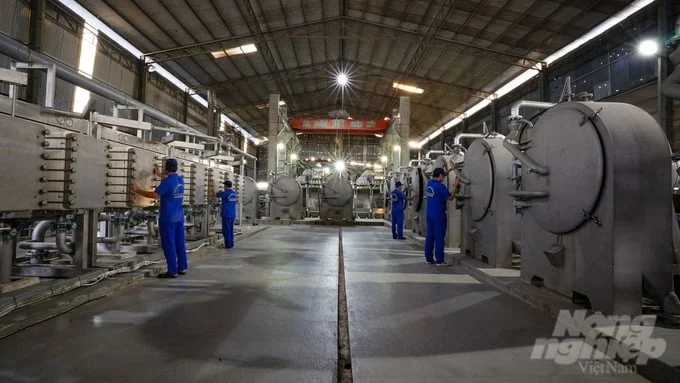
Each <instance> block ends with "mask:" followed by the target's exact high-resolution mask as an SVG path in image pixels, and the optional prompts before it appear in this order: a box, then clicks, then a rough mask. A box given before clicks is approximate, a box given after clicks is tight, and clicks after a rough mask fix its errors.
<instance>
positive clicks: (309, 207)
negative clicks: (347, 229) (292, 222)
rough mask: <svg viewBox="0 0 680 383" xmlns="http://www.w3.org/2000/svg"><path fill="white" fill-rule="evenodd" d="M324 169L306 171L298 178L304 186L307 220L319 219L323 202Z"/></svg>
mask: <svg viewBox="0 0 680 383" xmlns="http://www.w3.org/2000/svg"><path fill="white" fill-rule="evenodd" d="M323 177H324V174H323V169H320V168H311V169H305V171H303V172H302V175H301V176H299V177H298V182H300V185H301V186H302V199H303V202H302V204H303V209H304V217H305V218H318V217H319V208H320V201H321V185H322V184H323Z"/></svg>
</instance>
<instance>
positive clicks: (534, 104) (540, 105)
mask: <svg viewBox="0 0 680 383" xmlns="http://www.w3.org/2000/svg"><path fill="white" fill-rule="evenodd" d="M555 105H556V104H554V103H552V102H543V101H529V100H519V101H517V102H515V103H514V104H512V106H511V107H510V117H520V118H521V117H522V115H521V114H519V111H520V109H522V108H523V107H528V108H536V109H548V108H552V107H553V106H555Z"/></svg>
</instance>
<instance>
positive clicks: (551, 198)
mask: <svg viewBox="0 0 680 383" xmlns="http://www.w3.org/2000/svg"><path fill="white" fill-rule="evenodd" d="M517 109H518V108H515V107H513V112H514V113H513V117H512V120H511V123H510V124H509V125H510V126H511V129H512V131H511V135H510V136H508V138H506V140H505V142H504V146H505V147H506V148H507V149H508V150H509V151H510V152H511V153H512V154H513V155H514V156H515V157H516V158H517V159H518V160H519V162H520V163H521V171H520V172H519V173H518V175H519V176H520V177H521V178H518V179H516V182H517V181H519V182H517V189H518V190H516V191H513V192H511V195H512V196H513V197H514V198H515V199H516V203H515V204H516V207H517V209H518V210H519V211H520V212H521V213H522V218H521V226H520V228H521V253H522V254H521V256H522V258H521V261H522V265H521V277H522V279H524V280H525V281H527V282H531V283H534V284H536V285H539V286H543V287H546V288H549V289H551V290H554V291H557V292H559V293H561V294H563V295H566V296H568V297H570V298H572V299H573V300H574V301H575V302H577V303H581V304H584V305H586V306H590V307H591V308H592V309H593V310H596V311H601V312H603V313H604V314H616V315H639V314H640V313H641V300H642V297H643V295H644V296H647V297H650V298H652V299H654V300H656V301H657V302H658V303H660V304H661V306H662V308H663V309H664V311H665V312H667V313H672V314H677V313H679V312H680V310H679V308H680V302H678V298H677V296H676V295H675V294H674V293H673V283H672V282H673V279H672V278H673V277H672V268H673V254H672V248H673V247H672V246H673V244H672V235H671V225H669V224H668V223H667V221H668V220H665V219H659V217H668V216H669V204H670V201H671V190H670V188H669V187H668V185H669V181H670V179H671V174H670V168H669V166H668V159H669V158H668V157H669V156H668V153H669V151H668V142H667V140H666V138H665V135H664V133H663V131H662V130H661V129H660V128H659V126H658V125H657V124H656V122H655V121H654V119H653V118H652V117H651V116H650V115H649V114H647V113H645V112H644V111H642V110H641V109H639V108H637V107H635V106H632V105H627V104H616V103H594V102H565V103H562V104H558V105H557V106H555V107H552V108H550V109H548V110H547V111H545V112H544V113H543V115H542V116H541V117H540V118H539V120H538V121H537V122H536V125H535V127H534V128H533V129H531V134H530V135H524V136H526V137H530V141H527V140H525V139H520V138H518V137H521V136H520V135H519V130H518V126H524V127H527V126H529V127H530V125H531V123H530V122H528V121H526V120H521V116H517V115H518V113H517V112H518V110H517ZM520 140H521V141H522V142H523V143H524V144H525V145H523V147H521V146H520V142H519V141H520ZM523 149H525V150H523ZM669 218H670V217H669ZM643 281H644V282H643Z"/></svg>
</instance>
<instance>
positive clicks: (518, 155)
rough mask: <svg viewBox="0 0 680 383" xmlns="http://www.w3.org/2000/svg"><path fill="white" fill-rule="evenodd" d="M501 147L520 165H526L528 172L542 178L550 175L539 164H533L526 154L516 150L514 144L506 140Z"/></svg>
mask: <svg viewBox="0 0 680 383" xmlns="http://www.w3.org/2000/svg"><path fill="white" fill-rule="evenodd" d="M503 146H504V147H505V149H507V150H508V151H509V152H510V154H512V155H513V156H515V158H517V159H518V160H519V161H520V162H521V163H522V164H524V165H526V166H527V167H528V168H529V171H530V172H534V173H536V174H540V175H542V176H547V175H548V174H549V173H550V172H549V171H548V169H547V168H546V167H544V166H540V165H539V164H537V163H536V162H534V160H532V159H531V158H529V157H528V156H527V155H526V154H524V153H523V152H522V151H521V150H519V148H517V145H516V144H513V143H511V142H510V141H508V139H507V138H506V139H505V140H503Z"/></svg>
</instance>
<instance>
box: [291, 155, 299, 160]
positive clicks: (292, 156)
mask: <svg viewBox="0 0 680 383" xmlns="http://www.w3.org/2000/svg"><path fill="white" fill-rule="evenodd" d="M297 159H298V155H297V154H295V153H293V154H291V155H290V160H291V161H297Z"/></svg>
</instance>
